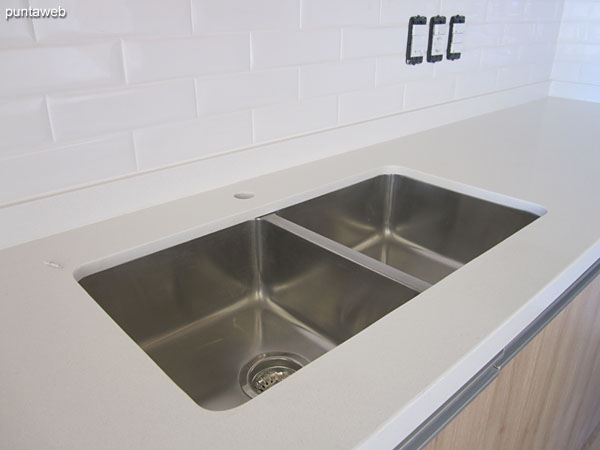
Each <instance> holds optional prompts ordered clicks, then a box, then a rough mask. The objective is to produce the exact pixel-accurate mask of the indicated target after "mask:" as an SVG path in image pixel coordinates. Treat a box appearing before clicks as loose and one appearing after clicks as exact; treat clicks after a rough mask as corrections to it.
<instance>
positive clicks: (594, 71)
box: [579, 61, 600, 85]
mask: <svg viewBox="0 0 600 450" xmlns="http://www.w3.org/2000/svg"><path fill="white" fill-rule="evenodd" d="M579 81H580V82H582V83H589V84H598V85H600V61H599V62H596V63H594V64H583V65H582V66H581V73H580V74H579Z"/></svg>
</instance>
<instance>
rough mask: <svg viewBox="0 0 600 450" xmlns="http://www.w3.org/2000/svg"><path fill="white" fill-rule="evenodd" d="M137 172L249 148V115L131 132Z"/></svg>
mask: <svg viewBox="0 0 600 450" xmlns="http://www.w3.org/2000/svg"><path fill="white" fill-rule="evenodd" d="M133 136H134V142H135V148H136V151H137V155H138V164H139V168H140V169H142V170H143V169H151V168H155V167H160V166H164V165H166V164H171V163H177V162H181V161H185V160H189V159H194V158H200V157H203V156H207V155H211V154H214V153H218V152H222V151H226V150H232V149H235V148H239V147H244V146H248V145H250V144H252V119H251V113H250V111H244V112H238V113H234V114H228V115H224V116H217V117H209V118H206V119H200V120H191V121H186V122H178V123H173V124H168V125H161V126H157V127H151V128H143V129H140V130H135V131H134V132H133Z"/></svg>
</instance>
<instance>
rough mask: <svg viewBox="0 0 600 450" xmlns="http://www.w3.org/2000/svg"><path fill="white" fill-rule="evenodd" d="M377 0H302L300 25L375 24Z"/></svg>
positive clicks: (377, 15) (377, 14)
mask: <svg viewBox="0 0 600 450" xmlns="http://www.w3.org/2000/svg"><path fill="white" fill-rule="evenodd" d="M378 21H379V0H303V1H302V26H303V27H321V26H340V25H376V24H377V23H378Z"/></svg>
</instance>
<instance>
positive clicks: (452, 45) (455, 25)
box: [446, 16, 465, 61]
mask: <svg viewBox="0 0 600 450" xmlns="http://www.w3.org/2000/svg"><path fill="white" fill-rule="evenodd" d="M464 23H465V16H452V17H451V18H450V30H449V31H448V49H447V51H446V59H449V60H450V61H454V60H455V59H460V56H461V54H462V53H461V51H459V50H461V49H462V43H463V30H462V27H463V25H462V24H464ZM459 31H460V32H459Z"/></svg>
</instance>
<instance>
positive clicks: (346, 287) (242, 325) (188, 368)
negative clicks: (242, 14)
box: [79, 175, 538, 410]
mask: <svg viewBox="0 0 600 450" xmlns="http://www.w3.org/2000/svg"><path fill="white" fill-rule="evenodd" d="M537 217H538V216H537V215H535V214H532V213H530V212H527V211H522V210H518V209H514V208H510V207H507V206H503V205H499V204H496V203H492V202H489V201H485V200H481V199H478V198H474V197H470V196H468V195H464V194H459V193H457V192H453V191H449V190H446V189H442V188H440V187H437V186H433V185H430V184H426V183H423V182H420V181H416V180H413V179H410V178H407V177H404V176H400V175H383V176H379V177H375V178H372V179H370V180H367V181H364V182H361V183H358V184H355V185H353V186H350V187H347V188H344V189H340V190H338V191H335V192H331V193H329V194H326V195H323V196H320V197H317V198H314V199H312V200H308V201H306V202H303V203H300V204H298V205H295V206H291V207H289V208H286V209H283V210H281V211H278V212H277V213H276V214H270V215H267V216H264V217H262V218H258V219H255V220H251V221H248V222H245V223H242V224H239V225H236V226H233V227H230V228H227V229H224V230H221V231H218V232H216V233H212V234H209V235H207V236H203V237H200V238H197V239H195V240H192V241H189V242H186V243H183V244H180V245H177V246H175V247H171V248H167V249H165V250H161V251H159V252H156V253H153V254H151V255H148V256H144V257H142V258H138V259H135V260H133V261H130V262H127V263H124V264H121V265H118V266H115V267H113V268H110V269H106V270H104V271H102V272H98V273H95V274H92V275H89V276H87V277H85V278H83V279H81V280H79V283H80V284H81V286H82V287H83V288H84V289H85V290H86V291H87V292H88V293H89V294H90V295H91V296H92V297H93V298H94V299H95V300H96V302H97V303H98V304H99V305H100V306H101V307H102V308H103V309H104V310H105V311H106V312H107V313H108V314H109V315H110V316H111V317H112V319H113V320H114V321H115V322H117V324H118V325H119V326H120V327H121V328H122V329H123V330H124V331H125V332H126V333H127V334H129V336H130V337H131V338H132V339H133V340H134V341H135V342H136V343H137V344H138V345H139V346H140V347H141V348H142V349H143V350H144V351H145V352H146V353H147V354H148V355H149V356H150V357H151V358H152V359H153V360H154V361H155V362H156V364H158V366H160V367H161V368H162V370H163V371H164V372H165V373H166V374H167V375H168V376H169V377H171V379H172V380H173V381H174V382H175V383H176V384H177V385H179V387H180V388H181V389H183V390H184V391H185V392H186V393H187V394H188V395H189V396H190V397H191V398H192V399H193V400H194V401H196V403H198V404H199V405H201V406H202V407H204V408H206V409H210V410H224V409H229V408H233V407H235V406H238V405H241V404H242V403H244V402H247V401H248V400H250V399H251V398H253V397H255V396H257V395H258V394H260V393H262V392H264V391H265V390H267V389H270V388H271V387H272V386H274V385H276V384H278V383H279V382H281V381H283V380H284V379H285V378H287V377H288V376H290V375H292V374H294V373H295V372H297V371H298V370H300V369H301V368H302V367H304V366H305V365H306V364H309V363H310V362H311V361H313V360H314V359H315V358H318V357H319V356H321V355H323V354H324V353H325V352H327V351H329V350H331V349H332V348H333V347H335V346H336V345H338V344H340V343H342V342H344V341H345V340H347V339H349V338H350V337H352V336H354V335H355V334H356V333H358V332H360V331H361V330H363V329H364V328H366V327H367V326H369V325H370V324H372V323H373V322H375V321H377V320H378V319H380V318H381V317H383V316H384V315H386V314H388V313H389V312H391V311H392V310H394V309H396V308H397V307H399V306H401V305H402V304H404V303H406V302H407V301H409V300H410V299H412V298H414V297H415V296H416V295H417V294H418V293H419V292H422V291H424V290H425V289H427V288H428V287H429V286H431V285H432V284H433V283H436V282H437V281H439V280H441V279H442V278H443V277H445V276H446V275H448V274H449V273H451V272H453V271H454V270H456V269H458V268H459V267H460V266H462V265H463V264H465V263H466V262H468V261H470V260H471V259H473V258H475V257H477V256H478V255H480V254H481V253H483V252H485V251H486V250H488V249H489V248H491V247H493V246H494V245H496V244H498V243H499V242H500V241H502V240H503V239H505V238H507V237H508V236H510V235H511V234H513V233H515V232H516V231H517V230H519V229H520V228H522V227H524V226H525V225H527V224H528V223H530V222H532V221H533V220H535V219H536V218H537Z"/></svg>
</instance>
